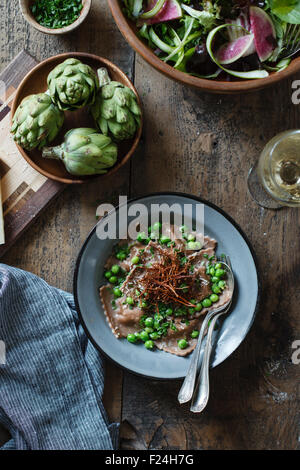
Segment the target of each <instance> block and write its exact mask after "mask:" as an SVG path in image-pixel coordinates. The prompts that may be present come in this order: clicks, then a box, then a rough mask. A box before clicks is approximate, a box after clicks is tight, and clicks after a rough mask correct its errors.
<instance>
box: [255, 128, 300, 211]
mask: <svg viewBox="0 0 300 470" xmlns="http://www.w3.org/2000/svg"><path fill="white" fill-rule="evenodd" d="M257 171H258V175H259V178H260V180H261V183H262V185H263V187H264V188H265V190H266V191H267V192H268V193H269V194H270V196H272V198H273V199H275V200H276V201H277V202H279V203H280V204H282V205H285V206H299V207H300V130H290V131H285V132H281V133H280V134H278V135H276V136H275V137H273V139H271V140H270V141H269V142H268V143H267V145H266V146H265V147H264V149H263V151H262V153H261V156H260V159H259V162H258V169H257Z"/></svg>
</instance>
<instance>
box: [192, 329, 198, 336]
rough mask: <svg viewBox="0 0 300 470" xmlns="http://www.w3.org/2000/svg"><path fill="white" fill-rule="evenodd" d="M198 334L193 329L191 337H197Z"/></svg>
mask: <svg viewBox="0 0 300 470" xmlns="http://www.w3.org/2000/svg"><path fill="white" fill-rule="evenodd" d="M198 336H199V331H197V330H194V331H192V332H191V337H192V338H198Z"/></svg>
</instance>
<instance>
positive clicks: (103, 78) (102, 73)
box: [97, 67, 111, 88]
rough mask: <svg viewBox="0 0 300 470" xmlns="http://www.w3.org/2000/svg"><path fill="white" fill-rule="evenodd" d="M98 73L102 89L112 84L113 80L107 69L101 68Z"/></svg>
mask: <svg viewBox="0 0 300 470" xmlns="http://www.w3.org/2000/svg"><path fill="white" fill-rule="evenodd" d="M97 73H98V78H99V85H100V88H102V87H103V86H104V85H107V84H108V83H110V82H111V78H110V76H109V75H108V71H107V69H106V68H105V67H101V68H100V69H98V70H97Z"/></svg>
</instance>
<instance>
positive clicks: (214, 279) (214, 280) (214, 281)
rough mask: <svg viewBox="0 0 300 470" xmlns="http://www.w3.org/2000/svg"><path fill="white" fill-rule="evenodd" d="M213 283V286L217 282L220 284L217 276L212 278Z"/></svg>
mask: <svg viewBox="0 0 300 470" xmlns="http://www.w3.org/2000/svg"><path fill="white" fill-rule="evenodd" d="M211 282H212V283H213V284H215V283H216V282H219V278H218V277H217V276H213V277H212V278H211Z"/></svg>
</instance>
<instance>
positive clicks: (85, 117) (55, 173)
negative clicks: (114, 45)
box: [11, 52, 142, 183]
mask: <svg viewBox="0 0 300 470" xmlns="http://www.w3.org/2000/svg"><path fill="white" fill-rule="evenodd" d="M71 57H75V58H77V59H79V60H81V61H82V62H83V63H85V64H88V65H90V66H91V67H92V68H93V69H94V70H95V71H96V70H97V69H98V68H100V67H106V68H107V70H108V73H109V76H110V77H111V79H112V80H116V81H118V82H121V83H123V85H126V86H127V87H129V88H130V89H131V90H132V91H133V92H134V93H135V94H136V96H137V100H138V103H139V105H140V106H141V101H140V98H139V96H138V94H137V91H136V89H135V87H134V86H133V84H132V83H131V81H130V80H129V78H128V77H127V76H126V75H125V73H124V72H122V71H121V70H120V69H119V68H118V67H117V66H116V65H114V64H112V63H111V62H110V61H109V60H107V59H103V58H102V57H98V56H96V55H93V54H86V53H83V52H72V53H65V54H59V55H56V56H54V57H50V58H49V59H46V60H44V61H43V62H41V63H40V64H38V65H37V66H36V67H34V68H33V69H32V70H31V71H30V72H29V73H28V74H27V75H26V77H25V78H24V79H23V81H22V82H21V83H20V85H19V87H18V90H17V93H16V96H15V98H14V101H13V104H12V109H11V120H12V117H13V116H14V113H15V111H16V109H17V107H18V106H19V104H20V103H21V101H22V100H23V99H24V98H25V97H26V96H28V95H31V94H36V93H43V92H45V91H46V90H47V77H48V74H49V73H50V71H51V70H53V69H54V67H56V66H57V65H58V64H60V63H61V62H63V61H65V60H66V59H69V58H71ZM76 127H92V128H96V126H95V123H94V120H93V118H92V117H91V115H90V113H89V110H88V108H82V109H78V110H77V111H67V112H65V122H64V125H63V127H62V129H61V130H60V132H59V134H58V135H57V137H56V138H55V140H54V141H53V142H51V144H50V145H51V146H53V145H59V144H61V143H62V142H63V138H64V135H65V133H66V132H67V131H68V130H70V129H74V128H76ZM99 132H100V131H99ZM141 133H142V122H141V126H140V128H139V129H138V131H137V133H136V135H135V137H134V138H133V139H130V140H126V141H122V142H121V143H119V144H118V160H117V163H116V164H115V166H113V167H112V169H111V170H109V171H108V172H107V173H106V174H104V175H92V176H73V175H71V174H70V173H68V172H67V170H66V169H65V166H64V164H63V163H62V162H61V161H59V160H51V159H47V158H43V157H42V153H41V151H40V150H38V149H34V150H32V151H30V152H29V151H27V150H24V149H23V148H22V147H20V146H19V145H17V144H16V145H17V147H18V149H19V151H20V153H21V154H22V155H23V157H24V158H25V160H27V162H28V163H29V164H30V165H31V166H32V167H33V168H34V169H35V170H37V171H38V172H39V173H41V174H42V175H44V176H46V177H47V178H51V179H53V180H56V181H60V182H61V183H85V182H86V181H88V180H90V179H92V178H105V177H106V176H108V175H112V174H113V173H115V172H116V171H118V169H119V168H121V166H123V165H124V164H125V163H126V162H127V161H128V160H129V158H130V157H131V155H132V154H133V152H134V151H135V149H136V147H137V145H138V142H139V140H140V137H141Z"/></svg>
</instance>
